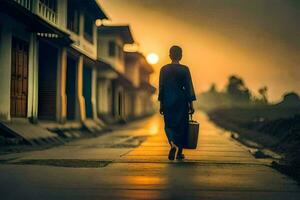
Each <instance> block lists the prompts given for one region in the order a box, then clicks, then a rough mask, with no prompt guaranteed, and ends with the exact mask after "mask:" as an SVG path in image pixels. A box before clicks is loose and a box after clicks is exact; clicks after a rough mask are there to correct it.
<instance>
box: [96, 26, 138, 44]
mask: <svg viewBox="0 0 300 200" xmlns="http://www.w3.org/2000/svg"><path fill="white" fill-rule="evenodd" d="M98 30H99V33H100V34H117V35H119V36H121V37H122V39H123V40H124V42H125V43H126V44H133V43H134V39H133V36H132V33H131V30H130V27H129V25H122V26H113V25H101V26H98Z"/></svg>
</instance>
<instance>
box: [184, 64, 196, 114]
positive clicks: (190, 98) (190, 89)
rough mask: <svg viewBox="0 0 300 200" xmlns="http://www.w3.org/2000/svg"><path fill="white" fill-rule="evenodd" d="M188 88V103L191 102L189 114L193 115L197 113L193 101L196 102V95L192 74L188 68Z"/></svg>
mask: <svg viewBox="0 0 300 200" xmlns="http://www.w3.org/2000/svg"><path fill="white" fill-rule="evenodd" d="M186 88H187V94H188V101H189V114H193V113H194V112H195V109H194V105H193V101H195V100H196V95H195V91H194V86H193V81H192V77H191V73H190V70H189V68H188V67H187V73H186Z"/></svg>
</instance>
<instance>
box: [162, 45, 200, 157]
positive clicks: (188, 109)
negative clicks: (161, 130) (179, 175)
mask: <svg viewBox="0 0 300 200" xmlns="http://www.w3.org/2000/svg"><path fill="white" fill-rule="evenodd" d="M170 58H171V60H172V62H171V63H170V64H167V65H165V66H163V67H162V68H161V70H160V76H159V95H158V100H159V101H160V113H161V114H162V115H163V116H164V121H165V132H166V135H167V137H168V141H169V143H170V145H171V149H170V152H169V160H174V159H175V158H176V159H178V160H182V159H184V155H183V153H182V149H183V147H184V142H185V135H186V133H187V131H188V121H189V114H193V113H194V108H193V101H195V100H196V97H195V92H194V87H193V83H192V79H191V74H190V70H189V68H188V67H187V66H185V65H181V64H180V63H179V61H180V60H181V58H182V49H181V48H180V47H179V46H172V47H171V48H170Z"/></svg>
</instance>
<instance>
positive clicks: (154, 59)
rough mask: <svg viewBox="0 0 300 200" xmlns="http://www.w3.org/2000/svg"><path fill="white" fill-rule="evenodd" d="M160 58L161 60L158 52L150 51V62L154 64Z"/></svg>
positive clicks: (148, 57)
mask: <svg viewBox="0 0 300 200" xmlns="http://www.w3.org/2000/svg"><path fill="white" fill-rule="evenodd" d="M158 60H159V57H158V55H157V54H156V53H149V54H148V55H147V61H148V63H150V64H152V65H153V64H156V63H158Z"/></svg>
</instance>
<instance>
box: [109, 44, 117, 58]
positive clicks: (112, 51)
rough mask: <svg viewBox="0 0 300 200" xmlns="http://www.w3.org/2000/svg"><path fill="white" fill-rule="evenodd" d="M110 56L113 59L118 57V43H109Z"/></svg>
mask: <svg viewBox="0 0 300 200" xmlns="http://www.w3.org/2000/svg"><path fill="white" fill-rule="evenodd" d="M108 55H109V56H110V57H113V56H115V55H116V43H115V42H114V41H109V43H108Z"/></svg>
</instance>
